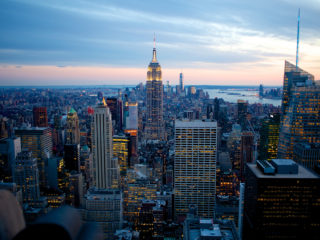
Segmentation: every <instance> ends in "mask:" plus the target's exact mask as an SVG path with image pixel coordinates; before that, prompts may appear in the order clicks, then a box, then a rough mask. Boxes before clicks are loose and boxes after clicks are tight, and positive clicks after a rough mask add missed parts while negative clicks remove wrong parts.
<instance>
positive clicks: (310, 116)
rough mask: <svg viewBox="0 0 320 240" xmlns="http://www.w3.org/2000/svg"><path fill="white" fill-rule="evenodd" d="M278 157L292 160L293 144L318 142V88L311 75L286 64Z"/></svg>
mask: <svg viewBox="0 0 320 240" xmlns="http://www.w3.org/2000/svg"><path fill="white" fill-rule="evenodd" d="M281 110H282V115H281V123H280V135H279V145H278V158H287V159H292V158H293V149H294V147H295V144H298V143H307V144H318V143H320V114H319V112H320V86H319V85H318V84H317V83H316V82H315V81H314V77H313V75H311V74H309V73H307V72H305V71H303V70H302V69H300V68H297V67H296V66H295V65H293V64H291V63H289V62H287V61H286V62H285V72H284V82H283V96H282V106H281Z"/></svg>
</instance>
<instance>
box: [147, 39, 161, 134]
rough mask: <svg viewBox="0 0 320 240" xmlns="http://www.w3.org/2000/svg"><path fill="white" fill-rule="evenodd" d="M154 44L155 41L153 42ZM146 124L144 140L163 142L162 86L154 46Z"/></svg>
mask: <svg viewBox="0 0 320 240" xmlns="http://www.w3.org/2000/svg"><path fill="white" fill-rule="evenodd" d="M154 42H155V41H154ZM146 87H147V122H146V139H147V140H163V139H164V134H163V132H164V131H163V86H162V74H161V66H160V64H159V63H158V61H157V52H156V48H155V44H154V48H153V57H152V61H151V62H150V64H149V66H148V73H147V84H146Z"/></svg>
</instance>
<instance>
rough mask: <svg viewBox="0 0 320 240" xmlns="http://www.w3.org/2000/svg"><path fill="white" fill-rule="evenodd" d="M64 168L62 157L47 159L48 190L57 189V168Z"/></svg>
mask: <svg viewBox="0 0 320 240" xmlns="http://www.w3.org/2000/svg"><path fill="white" fill-rule="evenodd" d="M61 163H62V165H63V166H64V160H63V158H62V157H52V158H50V159H48V165H47V172H48V186H49V188H50V189H55V190H58V189H59V182H58V179H59V173H58V172H59V168H60V167H61V165H60V164H61Z"/></svg>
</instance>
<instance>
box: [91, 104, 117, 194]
mask: <svg viewBox="0 0 320 240" xmlns="http://www.w3.org/2000/svg"><path fill="white" fill-rule="evenodd" d="M91 130H92V152H93V168H94V182H95V183H94V186H95V187H97V188H99V189H110V188H118V187H119V176H118V175H119V172H118V171H119V169H118V162H117V159H115V158H113V153H112V122H111V113H110V111H109V108H108V106H107V105H106V104H105V102H104V101H103V103H99V104H98V105H97V107H96V108H95V110H94V114H93V121H92V128H91Z"/></svg>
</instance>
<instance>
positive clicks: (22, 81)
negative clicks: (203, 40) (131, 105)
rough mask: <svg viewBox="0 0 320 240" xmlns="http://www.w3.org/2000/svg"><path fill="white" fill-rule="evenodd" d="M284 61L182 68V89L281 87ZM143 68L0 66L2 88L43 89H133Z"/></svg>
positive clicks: (171, 73) (166, 74)
mask: <svg viewBox="0 0 320 240" xmlns="http://www.w3.org/2000/svg"><path fill="white" fill-rule="evenodd" d="M301 68H302V69H304V70H306V71H308V72H310V73H311V74H314V75H315V79H316V80H317V79H319V76H320V70H319V69H317V68H314V66H312V67H311V66H309V67H308V66H306V68H304V66H301ZM162 71H163V83H164V84H166V82H167V81H169V83H170V85H176V84H178V81H179V73H180V72H181V69H180V68H166V67H163V70H162ZM283 72H284V61H281V62H276V63H275V64H273V65H267V64H266V65H263V64H261V65H254V64H249V63H248V64H235V65H232V64H230V66H229V65H218V64H216V65H214V66H207V67H202V68H200V67H199V68H184V69H183V73H184V76H185V78H184V83H185V85H259V84H264V85H276V86H282V84H283ZM146 79H147V66H146V67H145V68H129V67H91V66H76V67H73V66H66V67H57V66H30V65H23V66H19V67H17V66H14V65H2V66H0V85H2V86H19V85H20V86H28V85H29V86H33V85H37V86H45V85H49V86H50V85H124V86H125V85H135V84H138V83H140V82H143V83H145V82H146Z"/></svg>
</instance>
